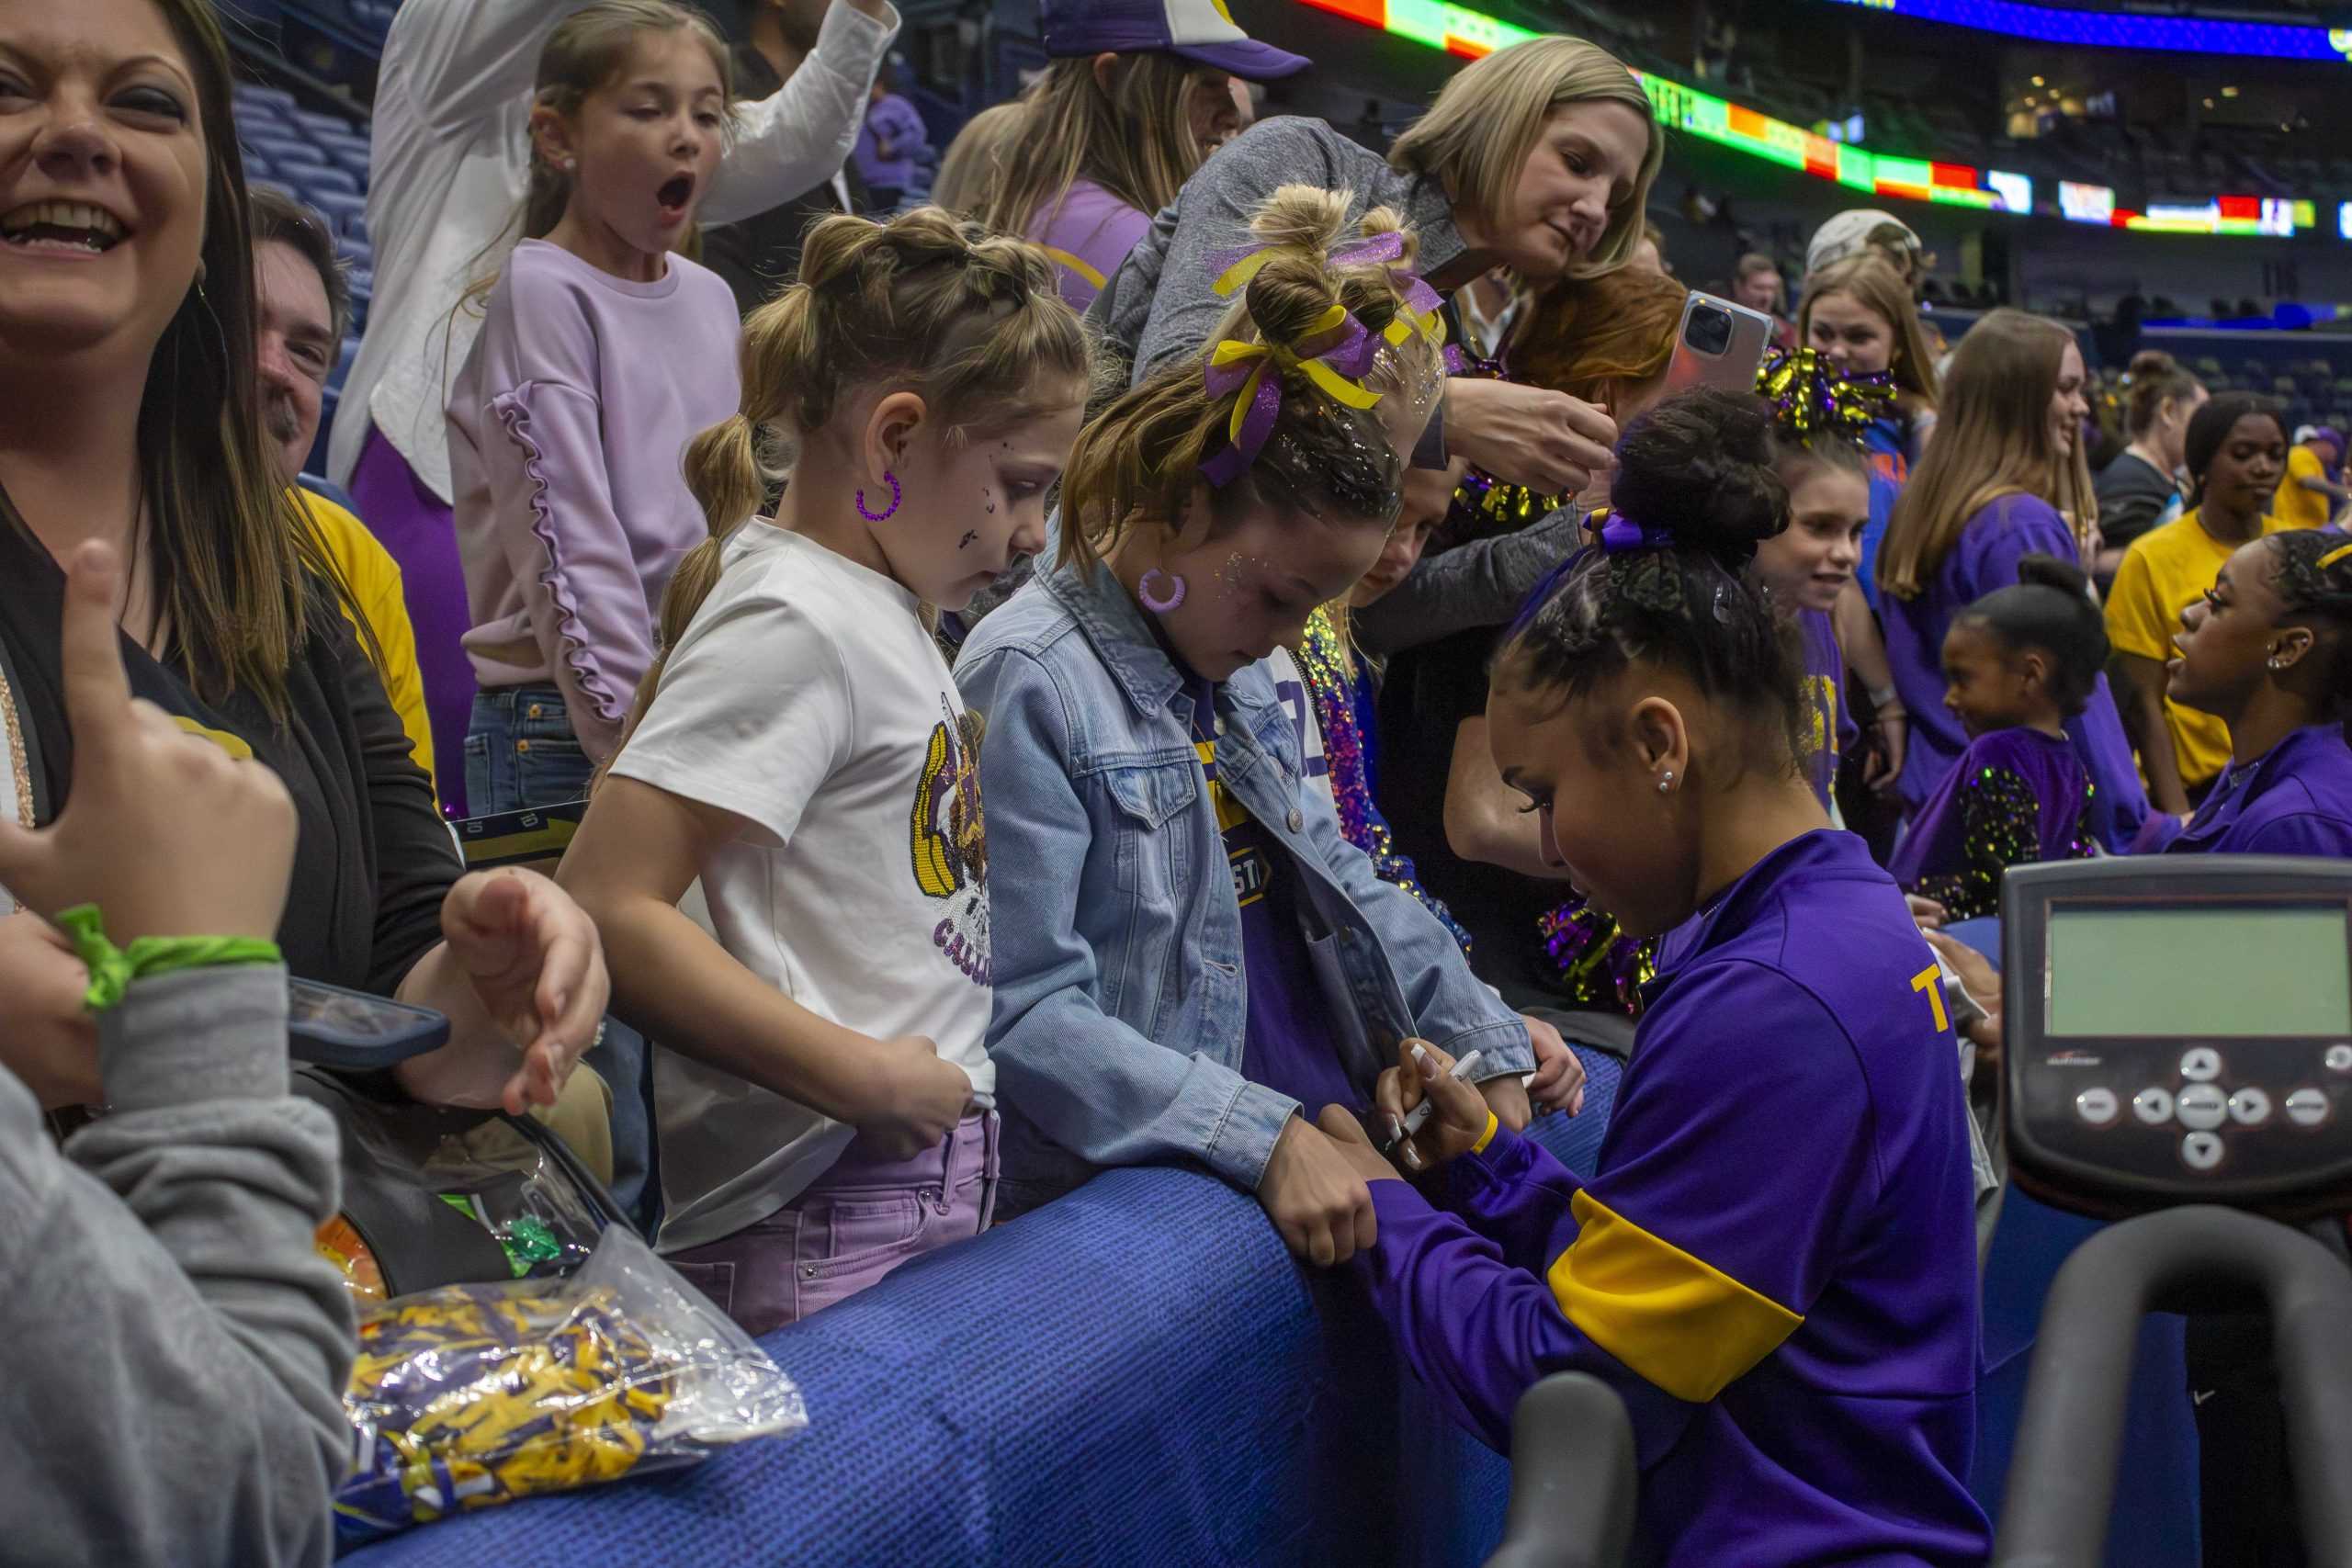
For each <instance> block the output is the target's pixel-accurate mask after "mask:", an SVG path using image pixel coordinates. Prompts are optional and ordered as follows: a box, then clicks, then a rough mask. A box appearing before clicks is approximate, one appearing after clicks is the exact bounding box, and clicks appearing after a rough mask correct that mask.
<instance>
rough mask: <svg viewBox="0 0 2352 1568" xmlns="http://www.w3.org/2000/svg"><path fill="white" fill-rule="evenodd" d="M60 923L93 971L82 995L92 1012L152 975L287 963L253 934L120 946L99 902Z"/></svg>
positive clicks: (64, 914)
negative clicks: (109, 932)
mask: <svg viewBox="0 0 2352 1568" xmlns="http://www.w3.org/2000/svg"><path fill="white" fill-rule="evenodd" d="M57 925H58V926H59V928H60V929H62V931H64V932H65V934H66V935H67V936H70V937H72V938H73V939H74V951H75V952H77V953H80V954H81V955H82V962H83V964H85V966H87V967H88V969H89V971H90V989H89V991H88V993H87V994H86V995H85V996H84V998H82V999H83V1003H84V1005H85V1006H86V1007H88V1009H89V1010H91V1011H92V1012H104V1011H106V1010H107V1009H108V1008H110V1007H113V1006H114V1005H115V1004H116V1003H118V1002H119V1001H121V1000H122V997H123V993H124V992H125V991H128V990H130V983H131V982H132V981H133V980H137V979H140V978H142V977H143V976H149V975H171V974H175V973H177V972H178V971H180V970H182V969H217V968H220V967H222V966H224V965H227V964H282V963H284V962H285V958H284V955H283V954H281V953H279V952H278V951H277V943H276V942H266V941H264V940H263V939H261V938H259V937H251V936H142V937H137V938H134V939H133V940H132V942H131V943H130V946H129V947H117V946H116V945H115V944H114V943H113V942H108V941H107V933H106V931H105V928H104V925H103V923H102V922H101V920H100V918H99V915H98V907H97V906H96V904H77V905H75V906H74V908H71V909H62V910H60V911H59V912H58V915H57Z"/></svg>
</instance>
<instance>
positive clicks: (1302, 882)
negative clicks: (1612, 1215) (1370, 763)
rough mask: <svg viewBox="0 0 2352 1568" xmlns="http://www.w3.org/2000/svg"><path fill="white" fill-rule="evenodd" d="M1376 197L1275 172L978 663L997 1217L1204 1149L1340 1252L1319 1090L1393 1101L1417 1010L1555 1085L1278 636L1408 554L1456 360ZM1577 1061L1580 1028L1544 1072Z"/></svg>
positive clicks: (972, 697)
mask: <svg viewBox="0 0 2352 1568" xmlns="http://www.w3.org/2000/svg"><path fill="white" fill-rule="evenodd" d="M1349 206H1350V198H1349V197H1348V196H1347V195H1346V194H1345V193H1338V192H1327V191H1324V190H1321V189H1319V188H1316V187H1312V186H1287V187H1284V188H1283V189H1281V190H1278V191H1276V192H1275V193H1274V194H1273V195H1272V197H1269V198H1268V199H1267V200H1266V201H1265V202H1264V203H1263V204H1262V206H1261V208H1260V209H1259V210H1258V212H1257V213H1256V215H1255V220H1254V222H1253V224H1252V229H1251V232H1252V236H1253V239H1254V241H1255V243H1254V244H1253V245H1252V246H1251V247H1250V248H1249V251H1248V254H1245V255H1242V256H1227V257H1220V258H1218V259H1217V261H1216V265H1217V268H1218V272H1219V274H1220V276H1229V277H1230V278H1231V280H1232V282H1231V290H1232V292H1233V293H1234V294H1235V295H1236V296H1237V299H1236V303H1235V304H1234V305H1233V306H1231V307H1229V308H1228V310H1227V315H1226V318H1225V320H1224V321H1223V322H1222V323H1221V324H1220V326H1219V328H1218V330H1217V332H1216V334H1215V335H1214V337H1213V339H1212V341H1211V344H1209V345H1208V346H1207V347H1206V348H1205V349H1204V351H1203V352H1201V353H1200V354H1198V355H1189V356H1186V357H1185V358H1184V359H1182V360H1181V361H1179V362H1178V363H1176V364H1173V365H1170V366H1169V367H1165V368H1163V369H1161V370H1160V371H1159V372H1157V373H1156V374H1154V375H1152V376H1150V377H1148V378H1146V379H1145V380H1144V381H1143V382H1142V383H1141V384H1140V385H1138V386H1136V387H1135V388H1134V389H1131V390H1129V391H1128V392H1127V393H1126V394H1125V395H1124V396H1123V397H1121V398H1120V399H1119V400H1117V401H1116V402H1114V403H1113V404H1112V405H1111V406H1110V407H1109V408H1108V409H1106V410H1105V411H1104V412H1103V413H1102V414H1101V415H1100V416H1098V417H1097V418H1096V419H1095V420H1094V421H1093V422H1092V423H1091V424H1089V426H1088V427H1087V429H1086V430H1085V431H1084V432H1083V433H1082V434H1080V437H1079V441H1078V445H1077V446H1076V448H1075V449H1074V450H1073V452H1072V453H1071V460H1070V465H1069V468H1068V469H1067V470H1066V473H1065V477H1064V479H1063V485H1062V519H1063V521H1062V526H1061V541H1060V551H1059V556H1058V558H1057V560H1056V561H1055V562H1054V563H1053V564H1052V565H1051V566H1048V567H1044V568H1041V569H1040V570H1039V572H1038V574H1037V576H1036V577H1035V580H1033V581H1031V582H1030V583H1029V584H1028V585H1027V586H1026V587H1024V588H1023V590H1022V591H1021V592H1020V593H1018V594H1017V595H1015V596H1014V598H1013V599H1012V601H1011V602H1009V603H1008V604H1006V605H1005V606H1004V607H1003V608H1002V609H1000V610H998V611H997V612H996V613H995V614H994V615H990V616H989V618H988V619H987V620H985V621H983V622H982V623H981V624H980V626H979V627H978V630H977V631H975V632H974V634H973V636H972V638H971V640H970V641H969V642H968V643H967V645H966V647H965V650H964V654H963V658H962V660H961V662H960V663H959V664H958V666H957V670H956V680H957V683H958V685H959V686H960V687H961V688H962V690H963V693H964V697H965V700H966V702H967V704H968V705H970V706H971V707H972V708H974V709H975V710H977V711H978V712H980V713H982V714H984V715H985V716H986V721H987V722H986V728H985V732H984V734H985V739H983V740H982V742H981V750H980V775H981V785H982V794H983V795H984V796H985V798H986V799H987V801H988V804H989V832H990V835H991V840H992V853H993V854H994V855H995V856H996V857H997V858H998V859H999V861H1000V862H1001V863H1012V864H1018V865H1020V866H1021V867H1022V868H1023V875H1021V876H1020V877H1018V878H1011V877H1008V878H1003V879H1001V880H1000V881H999V882H998V884H997V886H996V888H995V890H994V892H995V906H994V908H995V916H994V921H993V926H994V934H995V950H994V969H995V982H996V1011H995V1019H994V1022H993V1024H992V1025H991V1027H990V1030H989V1053H990V1055H991V1057H992V1058H993V1059H994V1060H995V1062H996V1063H997V1065H998V1070H999V1072H1000V1074H1001V1084H1002V1095H1003V1105H1004V1111H1005V1137H1004V1145H1003V1168H1004V1179H1003V1185H1002V1187H1001V1196H1000V1199H999V1202H1000V1208H999V1211H998V1213H999V1214H1000V1215H1001V1216H1009V1215H1010V1214H1011V1213H1016V1212H1018V1211H1019V1210H1021V1209H1023V1208H1026V1207H1030V1206H1034V1205H1035V1203H1038V1202H1041V1201H1045V1200H1046V1199H1047V1198H1050V1197H1052V1196H1054V1195H1055V1194H1056V1193H1057V1192H1059V1191H1062V1190H1067V1189H1068V1188H1069V1187H1071V1186H1074V1185H1076V1184H1077V1183H1078V1182H1079V1181H1081V1180H1083V1179H1085V1178H1086V1177H1087V1176H1088V1175H1089V1174H1091V1171H1092V1169H1093V1168H1097V1167H1101V1166H1106V1165H1136V1164H1145V1163H1158V1162H1168V1161H1176V1160H1183V1161H1189V1162H1192V1163H1194V1164H1197V1165H1200V1166H1202V1167H1204V1168H1207V1169H1208V1170H1211V1171H1213V1172H1215V1173H1216V1174H1217V1175H1219V1176H1221V1177H1223V1178H1224V1179H1227V1181H1230V1182H1232V1183H1233V1184H1235V1185H1236V1186H1238V1187H1240V1188H1242V1189H1244V1190H1248V1191H1250V1192H1253V1193H1255V1194H1256V1195H1257V1197H1258V1198H1259V1200H1260V1201H1261V1202H1262V1203H1263V1204H1264V1206H1265V1208H1266V1210H1267V1213H1268V1214H1269V1216H1270V1217H1271V1218H1272V1221H1273V1223H1274V1224H1275V1225H1276V1227H1277V1228H1278V1229H1279V1230H1280V1232H1281V1233H1282V1235H1283V1240H1284V1241H1285V1242H1286V1243H1287V1244H1288V1245H1289V1247H1291V1249H1292V1251H1293V1252H1295V1253H1296V1254H1297V1255H1299V1256H1300V1257H1302V1258H1306V1259H1309V1260H1311V1261H1313V1262H1315V1263H1317V1264H1319V1265H1329V1264H1331V1263H1334V1262H1336V1261H1339V1260H1341V1259H1344V1258H1348V1257H1350V1256H1351V1255H1353V1254H1354V1253H1355V1252H1357V1251H1358V1250H1360V1249H1362V1248H1363V1247H1368V1246H1370V1245H1371V1243H1372V1241H1373V1239H1374V1229H1373V1224H1372V1206H1371V1198H1370V1195H1369V1194H1368V1193H1367V1192H1366V1190H1365V1188H1364V1184H1363V1180H1362V1179H1361V1178H1359V1177H1357V1176H1355V1175H1354V1174H1353V1173H1352V1172H1351V1171H1350V1170H1348V1169H1347V1168H1344V1166H1343V1165H1342V1163H1341V1161H1340V1157H1339V1155H1338V1151H1337V1148H1336V1145H1333V1144H1332V1142H1331V1139H1330V1137H1329V1134H1326V1133H1324V1132H1323V1131H1321V1130H1320V1129H1318V1128H1317V1126H1316V1125H1315V1122H1314V1118H1315V1117H1316V1116H1317V1114H1318V1113H1319V1112H1320V1111H1323V1110H1324V1109H1326V1108H1327V1107H1338V1108H1339V1109H1340V1111H1341V1112H1342V1113H1357V1112H1362V1111H1365V1110H1366V1109H1368V1108H1369V1106H1370V1104H1371V1094H1372V1086H1373V1082H1374V1077H1376V1076H1377V1074H1378V1072H1379V1070H1380V1067H1381V1066H1382V1065H1383V1064H1384V1063H1385V1061H1388V1060H1393V1059H1394V1056H1395V1054H1396V1051H1397V1048H1398V1046H1399V1045H1400V1044H1401V1043H1404V1042H1405V1041H1408V1040H1410V1039H1415V1038H1422V1039H1427V1040H1430V1041H1431V1042H1451V1043H1450V1044H1448V1045H1447V1047H1446V1048H1447V1049H1448V1050H1450V1051H1453V1052H1454V1053H1456V1054H1463V1053H1467V1052H1468V1051H1471V1050H1474V1049H1475V1050H1476V1051H1478V1052H1480V1053H1481V1060H1482V1064H1483V1065H1482V1066H1481V1067H1480V1069H1479V1070H1478V1071H1477V1072H1476V1073H1475V1074H1474V1075H1473V1077H1477V1078H1480V1079H1482V1080H1483V1081H1482V1082H1481V1083H1480V1085H1479V1088H1480V1089H1481V1090H1482V1092H1483V1093H1484V1094H1485V1095H1486V1097H1487V1101H1488V1102H1489V1103H1491V1104H1493V1105H1494V1106H1495V1107H1496V1109H1497V1112H1498V1115H1501V1116H1503V1117H1505V1118H1506V1119H1507V1120H1509V1121H1510V1122H1514V1123H1516V1124H1523V1123H1524V1122H1526V1121H1527V1119H1528V1117H1529V1114H1530V1110H1529V1098H1528V1089H1525V1088H1522V1086H1521V1077H1522V1076H1523V1075H1525V1074H1527V1073H1528V1072H1529V1071H1530V1069H1532V1068H1533V1067H1535V1066H1537V1061H1536V1056H1535V1054H1534V1048H1533V1044H1532V1042H1531V1040H1530V1038H1529V1033H1528V1030H1527V1028H1526V1026H1525V1025H1524V1024H1523V1023H1522V1022H1521V1020H1520V1019H1518V1018H1517V1017H1516V1016H1514V1015H1513V1014H1512V1013H1511V1012H1510V1010H1508V1009H1507V1008H1505V1007H1504V1006H1503V1005H1502V1003H1501V1002H1500V1001H1498V999H1497V998H1495V997H1494V995H1493V994H1492V993H1491V992H1490V991H1488V990H1487V988H1486V987H1484V986H1482V985H1480V984H1479V983H1478V982H1477V981H1476V979H1475V978H1474V977H1473V976H1472V975H1471V973H1470V970H1469V968H1468V966H1467V965H1466V964H1464V961H1463V957H1462V953H1461V950H1460V948H1458V947H1457V946H1455V944H1454V942H1453V938H1452V936H1451V935H1450V934H1449V933H1448V932H1447V931H1446V930H1445V928H1444V927H1443V926H1442V925H1441V924H1440V923H1439V921H1438V920H1437V919H1436V918H1435V917H1434V916H1433V915H1431V914H1430V911H1429V910H1428V909H1427V908H1424V907H1423V906H1422V905H1421V904H1419V902H1417V901H1416V900H1415V899H1414V898H1413V897H1411V896H1410V895H1409V894H1408V893H1406V892H1404V891H1403V890H1401V889H1399V888H1398V887H1397V886H1393V885H1392V884H1389V883H1386V882H1384V881H1382V880H1381V879H1380V878H1379V876H1378V875H1376V874H1375V873H1374V867H1373V864H1372V863H1371V861H1370V860H1369V859H1368V858H1367V857H1366V856H1365V854H1364V852H1363V851H1362V850H1361V849H1359V848H1357V847H1356V846H1355V845H1353V844H1351V843H1350V842H1349V841H1348V840H1347V839H1346V838H1345V837H1344V836H1343V835H1342V833H1341V830H1340V823H1339V820H1338V818H1337V816H1336V814H1335V812H1334V810H1333V808H1332V804H1331V798H1330V796H1329V795H1328V794H1326V793H1325V792H1323V791H1322V790H1320V789H1319V788H1317V786H1316V785H1314V784H1312V783H1310V782H1309V781H1308V779H1307V778H1306V769H1305V764H1304V757H1303V751H1302V746H1301V743H1300V738H1299V731H1298V728H1297V727H1296V726H1295V723H1294V721H1293V719H1292V718H1291V716H1290V715H1289V714H1288V713H1287V712H1286V711H1285V710H1284V709H1283V705H1282V703H1281V701H1280V700H1279V697H1278V694H1277V693H1276V691H1275V682H1274V680H1273V677H1272V675H1271V674H1270V673H1269V670H1268V665H1267V659H1268V656H1269V655H1271V654H1272V652H1273V650H1274V649H1277V648H1281V647H1284V646H1287V645H1291V644H1295V642H1296V641H1297V640H1298V639H1299V637H1300V635H1301V633H1302V632H1303V630H1304V629H1305V626H1306V621H1307V617H1308V616H1309V615H1310V614H1312V613H1313V612H1314V610H1315V609H1316V607H1317V606H1318V605H1321V604H1328V603H1329V602H1330V601H1332V600H1334V599H1337V598H1340V596H1342V595H1343V594H1345V593H1347V592H1349V591H1350V589H1351V587H1352V585H1354V584H1355V583H1356V582H1358V581H1360V580H1361V579H1362V578H1363V576H1364V575H1365V573H1366V572H1367V571H1369V570H1372V569H1373V568H1374V565H1375V563H1376V562H1377V561H1378V560H1379V558H1380V557H1381V553H1382V550H1383V548H1384V546H1385V542H1386V540H1387V538H1388V536H1389V534H1390V532H1391V530H1392V529H1393V527H1394V526H1395V525H1396V523H1397V517H1398V513H1399V511H1400V507H1401V504H1402V494H1401V483H1402V476H1403V472H1404V461H1403V457H1402V456H1401V455H1402V454H1403V453H1404V452H1406V451H1408V450H1409V449H1410V448H1411V447H1412V446H1413V444H1414V442H1415V441H1416V439H1417V438H1418V437H1419V434H1420V433H1421V429H1422V426H1423V425H1424V424H1425V423H1426V422H1427V420H1428V418H1429V414H1430V408H1431V407H1432V405H1433V403H1434V401H1435V399H1436V396H1437V392H1438V389H1439V385H1440V382H1441V380H1442V374H1443V370H1442V361H1441V358H1440V346H1439V341H1438V339H1439V335H1440V334H1439V331H1438V329H1437V323H1436V321H1435V317H1434V313H1433V310H1432V309H1431V302H1430V297H1429V296H1428V294H1427V291H1426V289H1425V288H1424V287H1423V286H1421V285H1420V283H1419V280H1418V279H1416V278H1414V277H1413V276H1411V275H1410V274H1409V273H1408V272H1405V271H1404V270H1403V269H1404V268H1406V267H1408V266H1409V265H1410V264H1411V261H1412V259H1413V250H1414V247H1413V242H1412V240H1411V238H1410V237H1409V236H1408V235H1407V234H1405V233H1403V232H1402V231H1401V230H1400V229H1399V226H1398V223H1397V218H1396V216H1395V215H1394V214H1393V213H1391V212H1389V211H1386V210H1385V209H1374V211H1373V212H1371V213H1369V214H1367V215H1366V216H1365V217H1364V218H1363V220H1362V221H1361V223H1360V224H1357V225H1354V226H1351V225H1349V224H1348V222H1347V214H1348V210H1349ZM1351 227H1352V231H1351ZM1546 1045H1547V1050H1548V1048H1549V1046H1550V1043H1549V1042H1547V1043H1546ZM1580 1078H1581V1071H1580V1069H1579V1068H1578V1067H1577V1064H1576V1062H1575V1060H1574V1058H1573V1057H1571V1056H1569V1055H1566V1053H1565V1051H1564V1050H1563V1051H1561V1052H1559V1054H1557V1055H1548V1056H1547V1059H1546V1060H1545V1063H1544V1072H1543V1073H1542V1074H1540V1075H1539V1076H1538V1077H1536V1079H1535V1082H1534V1085H1533V1088H1534V1090H1535V1092H1536V1094H1537V1095H1538V1096H1539V1097H1542V1098H1545V1099H1547V1100H1556V1101H1563V1102H1570V1103H1573V1102H1574V1101H1575V1100H1576V1096H1577V1089H1578V1087H1579V1080H1580Z"/></svg>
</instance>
